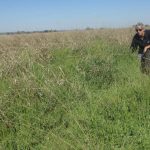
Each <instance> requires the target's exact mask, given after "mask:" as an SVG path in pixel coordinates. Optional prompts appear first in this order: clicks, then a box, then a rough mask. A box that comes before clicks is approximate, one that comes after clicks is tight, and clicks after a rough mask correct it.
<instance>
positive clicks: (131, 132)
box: [0, 28, 150, 150]
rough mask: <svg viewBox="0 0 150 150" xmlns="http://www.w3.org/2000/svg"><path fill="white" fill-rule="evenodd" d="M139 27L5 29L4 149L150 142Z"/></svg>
mask: <svg viewBox="0 0 150 150" xmlns="http://www.w3.org/2000/svg"><path fill="white" fill-rule="evenodd" d="M133 34H134V30H133V29H131V28H124V29H95V30H84V31H79V30H77V31H67V32H51V33H34V34H21V35H17V34H16V35H1V36H0V149H2V150H7V149H8V150H32V149H36V150H53V149H54V150H55V149H56V150H57V149H62V150H63V149H69V150H70V149H83V150H93V149H94V150H149V149H150V142H149V141H150V92H149V89H150V77H149V75H146V74H144V73H142V72H141V70H140V61H139V59H138V58H137V53H131V50H130V49H129V46H130V42H131V39H132V36H133Z"/></svg>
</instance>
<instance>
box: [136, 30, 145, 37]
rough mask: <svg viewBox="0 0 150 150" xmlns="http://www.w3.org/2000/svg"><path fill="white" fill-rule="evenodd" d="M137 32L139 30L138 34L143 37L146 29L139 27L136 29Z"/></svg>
mask: <svg viewBox="0 0 150 150" xmlns="http://www.w3.org/2000/svg"><path fill="white" fill-rule="evenodd" d="M136 32H137V34H138V35H139V36H140V37H143V36H144V29H143V28H137V29H136Z"/></svg>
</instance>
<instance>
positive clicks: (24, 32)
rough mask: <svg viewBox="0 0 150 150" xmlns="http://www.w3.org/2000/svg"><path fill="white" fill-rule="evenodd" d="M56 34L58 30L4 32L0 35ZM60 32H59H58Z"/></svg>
mask: <svg viewBox="0 0 150 150" xmlns="http://www.w3.org/2000/svg"><path fill="white" fill-rule="evenodd" d="M47 32H58V30H43V31H17V32H4V33H0V34H1V35H12V34H29V33H47ZM59 32H60V31H59Z"/></svg>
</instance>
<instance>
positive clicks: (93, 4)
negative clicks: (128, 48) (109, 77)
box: [0, 0, 150, 32]
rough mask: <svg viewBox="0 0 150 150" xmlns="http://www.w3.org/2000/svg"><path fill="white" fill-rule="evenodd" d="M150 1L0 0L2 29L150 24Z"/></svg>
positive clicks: (24, 29)
mask: <svg viewBox="0 0 150 150" xmlns="http://www.w3.org/2000/svg"><path fill="white" fill-rule="evenodd" d="M149 8H150V0H142V1H138V0H0V32H16V31H35V30H50V29H57V30H64V29H82V28H86V27H93V28H101V27H128V26H131V25H133V24H136V23H137V22H139V21H140V22H143V23H144V24H150V15H149Z"/></svg>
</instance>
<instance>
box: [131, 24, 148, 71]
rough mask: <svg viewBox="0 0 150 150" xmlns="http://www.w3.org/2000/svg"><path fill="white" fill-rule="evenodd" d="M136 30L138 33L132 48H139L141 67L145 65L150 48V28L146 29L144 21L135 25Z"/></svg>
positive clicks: (133, 50)
mask: <svg viewBox="0 0 150 150" xmlns="http://www.w3.org/2000/svg"><path fill="white" fill-rule="evenodd" d="M135 31H136V34H135V35H134V37H133V39H132V43H131V46H130V48H131V49H132V52H135V51H136V50H138V57H139V58H140V60H141V67H142V68H143V65H145V64H144V62H145V57H146V55H145V54H146V52H147V51H148V49H150V30H145V27H144V24H143V23H137V24H136V26H135ZM149 59H150V58H149ZM149 67H150V66H149Z"/></svg>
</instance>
